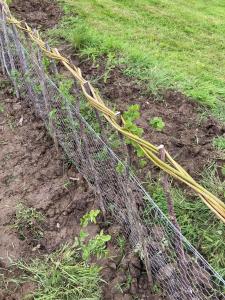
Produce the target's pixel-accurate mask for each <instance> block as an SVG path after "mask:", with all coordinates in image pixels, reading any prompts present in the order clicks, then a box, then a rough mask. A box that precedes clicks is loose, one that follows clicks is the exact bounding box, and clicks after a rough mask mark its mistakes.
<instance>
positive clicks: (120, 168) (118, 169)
mask: <svg viewBox="0 0 225 300" xmlns="http://www.w3.org/2000/svg"><path fill="white" fill-rule="evenodd" d="M125 169H126V167H125V166H124V165H123V164H122V163H121V162H120V161H119V162H118V164H117V166H116V172H117V173H118V174H120V175H122V174H123V173H124V172H125Z"/></svg>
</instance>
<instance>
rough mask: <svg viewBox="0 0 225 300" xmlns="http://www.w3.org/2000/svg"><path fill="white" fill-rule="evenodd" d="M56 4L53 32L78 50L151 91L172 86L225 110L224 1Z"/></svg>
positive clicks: (86, 0) (127, 0)
mask: <svg viewBox="0 0 225 300" xmlns="http://www.w3.org/2000/svg"><path fill="white" fill-rule="evenodd" d="M60 2H61V3H62V6H63V8H64V11H65V13H66V15H65V17H64V18H63V20H62V23H61V26H60V27H59V28H58V29H57V30H56V31H55V34H56V35H57V36H60V37H63V38H65V39H66V40H67V41H69V42H70V43H71V44H72V45H73V46H75V47H76V48H79V49H80V50H81V52H82V53H84V54H86V55H88V56H91V57H93V58H96V57H98V56H101V55H106V56H108V57H109V58H110V60H111V61H113V65H116V64H122V65H123V66H124V67H125V71H124V72H125V73H126V74H127V75H129V76H132V77H135V78H138V79H139V80H141V81H142V82H144V83H146V84H147V89H148V90H149V91H153V92H156V91H157V89H158V88H160V87H163V88H165V87H174V88H176V89H179V90H181V91H182V92H184V93H185V94H186V95H188V96H190V97H192V98H194V99H197V100H199V101H201V102H202V103H205V104H208V105H210V106H213V105H214V104H217V107H218V105H220V107H223V108H224V105H222V102H223V101H224V96H225V85H224V78H225V61H224V47H225V46H224V42H225V3H223V2H222V1H220V0H212V1H205V0H198V1H193V0H191V1H185V0H173V1H171V0H170V1H169V0H157V1H156V0H139V1H130V0H120V1H118V0H101V1H98V0H63V1H60ZM113 58H114V60H113ZM115 61H116V63H115ZM217 112H218V113H219V112H220V110H218V111H217Z"/></svg>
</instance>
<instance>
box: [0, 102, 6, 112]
mask: <svg viewBox="0 0 225 300" xmlns="http://www.w3.org/2000/svg"><path fill="white" fill-rule="evenodd" d="M4 111H5V108H4V106H3V104H1V103H0V113H3V112H4Z"/></svg>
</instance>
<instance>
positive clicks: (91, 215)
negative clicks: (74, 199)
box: [80, 209, 100, 227]
mask: <svg viewBox="0 0 225 300" xmlns="http://www.w3.org/2000/svg"><path fill="white" fill-rule="evenodd" d="M99 214H100V210H99V209H97V210H91V211H90V212H88V213H86V214H85V215H84V216H83V217H82V218H81V220H80V224H81V226H82V227H86V226H87V225H88V224H89V223H94V224H96V223H97V217H98V216H99Z"/></svg>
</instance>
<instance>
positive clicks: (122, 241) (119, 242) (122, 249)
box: [116, 235, 126, 256]
mask: <svg viewBox="0 0 225 300" xmlns="http://www.w3.org/2000/svg"><path fill="white" fill-rule="evenodd" d="M116 242H117V245H118V246H119V248H120V253H121V256H123V255H124V254H125V248H126V240H125V238H124V237H123V236H121V235H119V236H118V237H117V238H116Z"/></svg>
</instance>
